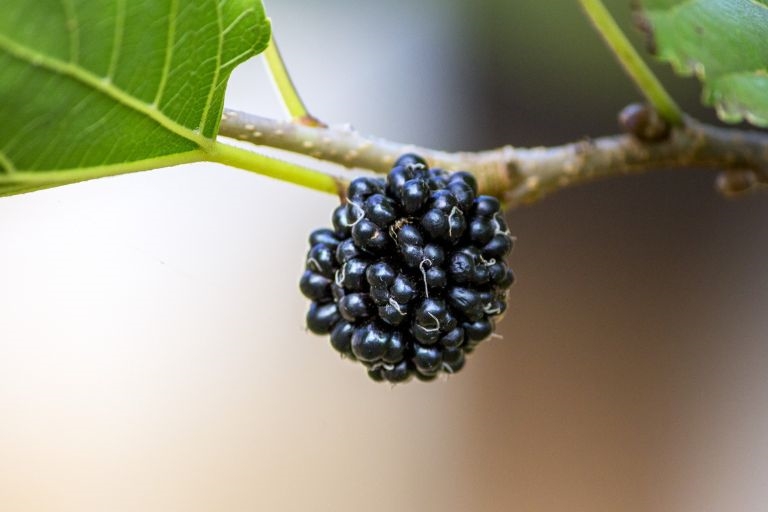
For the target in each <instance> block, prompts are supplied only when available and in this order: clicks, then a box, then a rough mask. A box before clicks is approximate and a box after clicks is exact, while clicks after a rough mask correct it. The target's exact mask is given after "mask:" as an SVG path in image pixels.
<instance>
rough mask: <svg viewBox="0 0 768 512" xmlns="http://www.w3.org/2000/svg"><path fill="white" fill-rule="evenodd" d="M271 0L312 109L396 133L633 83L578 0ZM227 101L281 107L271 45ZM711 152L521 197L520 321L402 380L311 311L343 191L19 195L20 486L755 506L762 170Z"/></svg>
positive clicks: (690, 95)
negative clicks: (431, 378)
mask: <svg viewBox="0 0 768 512" xmlns="http://www.w3.org/2000/svg"><path fill="white" fill-rule="evenodd" d="M607 3H608V5H609V7H610V8H611V9H612V10H613V12H614V14H615V15H616V16H617V17H618V19H619V20H620V22H621V24H622V26H624V27H625V28H626V29H627V30H628V31H629V32H630V33H631V35H632V37H633V40H634V41H635V42H636V44H637V45H638V46H640V45H642V41H641V40H640V38H639V37H637V34H635V32H634V30H633V29H632V28H631V26H630V25H631V14H630V11H629V8H628V5H626V4H628V3H629V2H628V1H627V0H613V1H609V2H607ZM267 8H268V12H269V13H270V15H271V17H272V19H273V22H274V29H275V33H276V35H277V37H278V38H279V41H280V43H281V47H282V50H283V54H284V57H285V58H286V60H287V62H288V65H289V67H290V70H291V71H292V73H293V74H294V79H295V81H296V83H297V85H298V87H299V90H300V91H301V92H302V93H303V95H304V99H305V100H306V102H307V103H308V105H309V106H310V110H311V111H312V112H313V113H314V114H316V115H317V116H319V117H320V118H322V119H323V120H325V121H326V122H329V123H332V124H335V123H351V124H353V125H354V126H355V127H356V128H357V129H359V130H361V131H363V132H366V133H372V134H376V135H378V136H382V137H386V138H390V139H393V140H398V141H404V142H413V143H416V144H420V145H424V146H429V147H433V148H439V149H446V150H475V149H485V148H491V147H495V146H499V145H502V144H507V143H511V144H515V145H523V146H527V145H541V144H548V145H549V144H558V143H563V142H567V141H573V140H577V139H579V138H581V137H584V136H599V135H603V134H609V133H613V132H615V131H616V122H615V119H616V113H617V112H618V111H619V110H620V109H621V108H622V107H623V106H624V105H626V104H627V103H630V102H633V101H636V100H638V99H639V94H638V93H637V92H636V91H635V89H634V88H633V86H632V84H631V83H630V82H629V81H628V79H627V78H626V77H625V76H624V75H623V73H622V71H621V69H620V68H619V66H618V65H617V64H616V63H615V62H614V60H613V57H612V56H611V55H610V54H609V52H608V51H607V50H606V48H605V47H604V46H603V44H602V42H601V41H600V40H599V38H598V36H597V35H596V33H595V32H594V31H593V30H592V28H591V27H590V26H589V24H588V22H587V21H586V19H585V17H584V16H583V15H582V14H581V13H580V12H579V10H578V7H577V4H576V2H575V1H574V0H553V1H550V2H536V1H534V0H520V1H516V2H508V1H502V0H482V1H476V2H464V1H459V0H439V1H438V0H422V1H420V2H412V1H406V0H391V1H389V2H373V1H368V0H326V1H324V2H308V1H306V0H279V1H278V0H272V1H270V2H268V4H267ZM655 69H657V70H658V72H659V74H660V75H661V77H662V79H663V81H664V82H665V83H666V84H668V85H669V87H670V88H671V89H672V90H673V92H674V95H675V96H676V97H677V98H678V100H679V101H680V103H681V104H683V105H684V106H685V108H686V109H688V111H690V112H692V113H694V114H695V115H697V116H699V117H702V118H704V119H710V120H711V119H712V116H711V114H710V113H709V112H707V111H705V110H702V109H700V108H699V107H698V94H699V87H698V84H697V83H696V82H695V81H694V80H682V79H677V78H675V77H673V76H671V75H670V73H668V72H667V70H666V69H665V68H664V67H662V66H655ZM227 105H228V106H231V107H234V108H239V109H243V110H248V111H252V112H255V113H259V114H263V115H267V116H270V117H280V116H282V115H283V114H282V110H281V107H280V105H279V104H278V102H277V100H276V97H275V95H274V94H273V91H272V89H271V85H270V83H269V81H268V80H267V78H266V74H265V72H264V70H263V68H262V63H261V62H260V61H259V59H255V60H254V61H252V62H249V63H247V64H246V65H244V66H242V67H241V68H240V69H238V70H237V72H236V73H235V75H234V76H233V78H232V81H231V84H230V88H229V91H228V100H227ZM714 178H715V174H714V173H711V172H703V171H680V172H661V173H655V174H654V173H651V174H647V175H644V176H635V177H626V178H621V179H616V180H612V181H604V182H600V183H595V184H590V185H586V186H582V187H579V188H574V189H572V190H567V191H564V192H560V193H558V194H556V195H553V196H551V197H550V198H548V199H546V200H544V201H542V202H539V203H537V204H535V205H533V206H530V207H525V208H521V209H517V210H514V211H512V212H510V213H509V214H508V222H509V224H510V226H511V228H512V231H513V233H514V234H515V235H516V236H517V239H518V243H517V245H516V248H515V250H514V251H513V254H512V256H511V258H510V262H511V265H512V267H513V268H514V269H515V271H516V274H517V276H518V282H517V284H516V285H515V286H514V287H513V289H512V293H511V295H510V308H509V311H508V313H507V315H506V317H505V318H504V320H503V322H501V324H500V332H501V334H502V335H503V339H501V340H498V339H497V340H491V341H489V342H487V343H486V344H485V345H484V346H483V347H481V348H480V349H479V350H478V351H477V352H475V354H474V355H473V356H472V357H471V358H470V360H469V361H468V364H467V366H466V367H465V369H464V370H462V372H461V373H459V374H457V375H455V376H453V377H451V378H449V379H447V380H441V381H438V382H434V383H430V384H424V383H419V382H414V383H409V384H406V385H402V386H397V387H394V388H392V387H389V386H387V385H382V384H376V383H373V382H370V381H369V380H368V378H367V377H366V376H365V373H364V372H363V370H362V368H361V367H359V366H357V365H354V364H352V363H349V362H347V361H343V360H340V358H339V357H338V355H337V354H336V353H335V352H334V351H333V350H332V349H331V348H330V346H329V344H328V342H327V339H325V338H321V337H316V336H313V335H310V334H308V333H307V332H305V330H304V327H303V322H304V318H303V317H304V313H305V310H306V307H307V302H306V301H305V300H304V299H303V298H302V297H301V295H300V294H299V292H298V290H297V283H298V279H299V276H300V273H301V270H302V261H303V258H304V254H305V252H306V249H307V245H306V244H307V242H306V237H307V234H308V233H309V232H310V231H311V230H312V229H314V228H316V227H319V226H323V225H328V224H329V222H330V212H331V210H332V208H333V207H334V205H335V204H336V202H337V201H338V200H337V199H336V198H334V197H331V196H324V195H322V194H319V193H315V192H312V191H309V190H304V189H301V188H299V187H295V186H292V185H289V184H285V183H281V182H276V181H272V180H270V179H267V178H263V177H261V176H257V175H253V174H249V173H247V172H244V171H238V170H235V169H228V168H224V167H220V166H216V165H191V166H184V167H177V168H172V169H163V170H156V171H152V172H147V173H141V174H135V175H128V176H122V177H117V178H110V179H104V180H97V181H93V182H88V183H82V184H78V185H73V186H67V187H63V188H58V189H51V190H46V191H41V192H35V193H32V194H28V195H24V196H18V197H11V198H5V199H2V200H0V240H2V250H0V509H1V510H3V512H32V511H56V512H68V511H95V510H109V511H111V512H120V511H129V510H130V511H134V510H142V511H163V512H167V511H174V510H184V511H185V512H192V511H212V510H217V511H219V510H221V511H227V512H237V511H253V510H285V511H306V510H313V511H314V510H317V511H347V510H350V511H352V510H367V511H385V510H386V511H389V510H393V509H397V510H440V511H442V512H448V511H460V510H510V509H512V510H517V511H537V512H548V511H553V512H554V511H569V512H577V511H589V512H597V511H616V510H621V511H628V512H634V511H637V512H640V511H676V512H687V511H690V512H694V511H696V512H700V511H710V510H711V511H719V510H731V511H761V510H765V503H766V502H768V373H766V371H765V368H766V366H768V343H766V338H768V315H766V314H765V311H766V304H768V273H767V272H766V271H765V251H767V250H768V231H766V229H765V226H764V224H765V222H764V219H766V218H768V197H766V196H754V197H747V198H744V199H740V200H737V201H729V200H725V199H723V198H722V197H721V196H719V195H718V194H716V193H715V191H714V189H713V182H714Z"/></svg>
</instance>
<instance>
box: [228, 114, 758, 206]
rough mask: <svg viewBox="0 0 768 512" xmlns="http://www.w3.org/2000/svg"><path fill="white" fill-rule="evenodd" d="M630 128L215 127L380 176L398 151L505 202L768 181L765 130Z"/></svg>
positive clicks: (231, 118) (247, 123)
mask: <svg viewBox="0 0 768 512" xmlns="http://www.w3.org/2000/svg"><path fill="white" fill-rule="evenodd" d="M635 108H637V107H635ZM646 115H647V112H646ZM632 129H634V127H632ZM635 133H638V134H639V135H640V136H636V135H631V134H623V135H613V136H608V137H599V138H595V139H584V140H582V141H579V142H575V143H570V144H565V145H561V146H553V147H536V148H516V147H513V146H504V147H501V148H498V149H492V150H487V151H479V152H458V153H449V152H444V151H436V150H433V149H429V148H422V147H417V146H413V145H408V144H400V143H396V142H391V141H387V140H383V139H379V138H376V137H370V136H365V135H362V134H360V133H358V132H357V131H354V130H352V129H351V128H339V127H311V126H304V125H300V124H296V123H291V122H281V121H275V120H272V119H267V118H263V117H259V116H256V115H253V114H247V113H244V112H238V111H234V110H225V111H224V114H223V117H222V123H221V128H220V135H222V136H225V137H231V138H234V139H238V140H242V141H247V142H250V143H253V144H256V145H258V146H266V147H271V148H277V149H281V150H285V151H289V152H293V153H299V154H302V155H308V156H310V157H313V158H316V159H318V160H323V161H327V162H333V163H336V164H339V165H342V166H344V167H347V168H362V169H369V170H372V171H375V172H381V173H384V172H387V171H388V170H389V169H390V167H391V165H392V162H393V161H394V160H395V159H396V158H397V157H398V156H399V155H401V154H403V153H406V152H415V153H418V154H420V155H421V156H423V157H424V158H426V159H427V161H428V162H429V164H430V166H434V167H441V168H443V169H446V170H467V171H471V172H473V173H474V174H475V176H476V177H477V180H478V184H479V187H480V190H481V191H482V192H483V193H486V194H491V195H495V196H497V197H500V198H503V199H504V200H505V201H506V202H507V203H508V205H509V206H515V205H518V204H521V203H530V202H533V201H536V200H538V199H541V198H542V197H544V196H546V195H548V194H549V193H551V192H554V191H556V190H559V189H562V188H565V187H569V186H571V185H575V184H579V183H584V182H588V181H592V180H594V179H598V178H604V177H610V176H617V175H624V174H633V173H640V172H645V171H650V170H661V169H690V168H695V169H717V170H721V171H726V174H725V175H724V176H723V177H721V179H720V180H719V181H718V183H719V185H720V187H721V190H722V191H723V192H725V193H732V192H740V191H743V190H746V189H750V188H756V187H758V186H760V187H763V186H766V185H768V133H765V132H758V131H748V130H739V129H735V128H720V127H715V126H711V125H707V124H704V123H701V122H699V121H696V120H695V119H692V118H685V123H684V125H683V126H679V127H672V128H670V129H669V130H668V131H665V134H664V137H663V138H662V140H650V139H645V138H643V136H642V133H641V132H639V131H635Z"/></svg>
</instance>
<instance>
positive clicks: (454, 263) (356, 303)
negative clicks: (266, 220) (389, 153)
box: [299, 154, 514, 382]
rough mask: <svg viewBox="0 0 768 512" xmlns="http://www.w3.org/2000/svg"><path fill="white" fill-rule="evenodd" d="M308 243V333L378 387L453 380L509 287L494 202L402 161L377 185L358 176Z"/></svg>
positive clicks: (464, 181) (460, 179)
mask: <svg viewBox="0 0 768 512" xmlns="http://www.w3.org/2000/svg"><path fill="white" fill-rule="evenodd" d="M332 223H333V229H327V228H321V229H317V230H315V231H314V232H312V234H311V235H310V237H309V245H310V249H309V252H308V253H307V260H306V269H305V271H304V274H303V275H302V277H301V280H300V283H299V284H300V289H301V292H302V293H303V294H304V295H305V296H306V297H307V298H308V299H310V300H311V301H312V303H311V305H310V308H309V311H308V313H307V327H308V328H309V330H310V331H312V332H314V333H316V334H330V340H331V346H332V347H333V348H334V349H336V350H337V351H339V352H340V353H341V354H342V355H344V356H346V357H348V358H350V359H352V360H355V361H359V362H360V363H362V364H363V365H364V366H365V367H366V368H367V371H368V375H369V376H370V377H371V378H372V379H374V380H377V381H389V382H404V381H406V380H408V379H410V378H411V377H413V376H415V377H416V378H418V379H420V380H432V379H434V378H435V377H436V376H437V375H438V374H439V373H440V372H446V373H455V372H457V371H458V370H460V369H461V368H462V367H463V366H464V362H465V359H466V355H467V354H469V353H470V352H472V350H474V348H475V347H476V346H477V345H478V344H479V343H480V342H481V341H483V340H485V339H486V338H488V337H489V336H490V335H491V333H492V332H493V329H494V321H495V320H496V319H498V317H499V316H500V315H501V314H503V313H504V311H505V310H506V308H507V289H508V288H509V287H510V286H511V285H512V282H513V281H514V275H513V273H512V270H511V269H510V268H509V267H508V266H507V264H506V262H505V258H506V256H507V255H508V254H509V252H510V250H511V249H512V241H513V240H512V237H511V236H510V234H509V229H508V228H507V225H506V222H505V221H504V217H503V214H502V212H501V206H500V204H499V201H498V200H497V199H496V198H494V197H491V196H485V195H477V182H476V181H475V178H474V177H473V176H472V175H471V174H470V173H467V172H457V173H453V174H449V173H447V172H445V171H442V170H440V169H430V168H428V166H427V163H426V162H425V161H424V159H422V158H421V157H419V156H417V155H414V154H406V155H403V156H401V157H400V158H399V159H398V160H397V161H396V162H395V165H394V166H393V167H392V170H391V171H390V172H389V174H388V176H387V178H386V179H382V178H368V177H363V178H357V179H355V180H353V181H352V182H351V183H350V185H349V188H348V190H347V200H346V202H345V203H344V204H342V205H341V206H339V207H338V208H336V210H335V211H334V212H333V215H332Z"/></svg>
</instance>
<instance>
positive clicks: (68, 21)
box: [61, 0, 80, 64]
mask: <svg viewBox="0 0 768 512" xmlns="http://www.w3.org/2000/svg"><path fill="white" fill-rule="evenodd" d="M61 3H62V6H63V7H64V16H65V25H66V27H67V35H68V36H69V61H70V62H71V63H72V64H77V62H78V61H79V60H80V23H79V22H78V19H77V10H76V9H75V4H73V3H72V0H61Z"/></svg>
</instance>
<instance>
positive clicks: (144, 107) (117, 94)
mask: <svg viewBox="0 0 768 512" xmlns="http://www.w3.org/2000/svg"><path fill="white" fill-rule="evenodd" d="M0 50H5V51H6V52H7V53H8V54H10V55H11V56H12V57H15V58H17V59H19V60H21V61H24V62H28V63H30V64H32V65H33V66H38V67H41V68H44V69H47V70H49V71H52V72H55V73H58V74H61V75H63V76H66V77H69V78H71V79H73V80H76V81H78V82H80V83H82V84H84V85H87V86H89V87H92V88H93V89H95V90H97V91H99V92H101V93H102V94H105V95H106V96H108V97H110V98H112V99H113V100H115V101H118V102H120V103H122V104H123V105H125V106H126V107H128V108H129V109H132V110H134V111H136V112H138V113H140V114H143V115H145V116H147V117H149V118H150V119H152V120H154V121H155V122H157V123H158V124H160V125H161V126H162V127H163V128H165V129H166V130H168V131H170V132H172V133H175V134H176V135H179V136H180V137H183V138H185V139H188V140H190V141H192V142H194V143H195V144H197V145H199V146H200V147H201V148H204V149H210V147H211V144H212V141H211V140H210V139H207V138H206V137H204V136H202V135H201V134H199V133H197V132H196V131H193V130H191V129H189V128H187V127H186V126H183V125H180V124H179V123H177V122H176V121H174V120H173V119H171V118H169V117H168V116H166V115H165V114H164V113H163V112H161V111H160V110H158V109H156V108H155V107H154V106H153V105H151V104H149V103H145V102H143V101H141V100H139V99H138V98H136V97H134V96H131V95H130V94H129V93H127V92H125V91H123V90H122V89H120V88H119V87H117V86H115V85H114V84H113V83H112V82H111V81H109V80H107V79H102V78H100V77H98V76H96V75H94V74H92V73H91V72H89V71H87V70H85V69H83V68H81V67H78V66H75V65H72V64H71V63H66V62H62V61H60V60H58V59H56V58H53V57H49V56H46V55H42V54H40V53H38V52H36V51H34V50H32V49H30V48H27V47H26V46H23V45H21V44H18V43H16V42H15V41H13V40H11V39H9V38H7V37H6V36H4V35H2V34H0Z"/></svg>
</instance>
